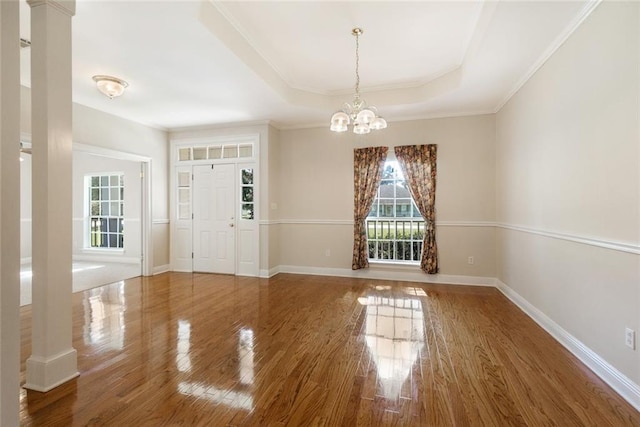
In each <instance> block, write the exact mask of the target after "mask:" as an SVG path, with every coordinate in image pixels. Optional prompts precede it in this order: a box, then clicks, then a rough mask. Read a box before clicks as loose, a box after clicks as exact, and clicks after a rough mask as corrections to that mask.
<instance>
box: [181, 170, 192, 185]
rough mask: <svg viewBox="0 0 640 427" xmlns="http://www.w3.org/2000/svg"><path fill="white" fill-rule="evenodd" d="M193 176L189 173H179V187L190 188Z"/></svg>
mask: <svg viewBox="0 0 640 427" xmlns="http://www.w3.org/2000/svg"><path fill="white" fill-rule="evenodd" d="M190 181H191V174H190V173H189V172H178V187H189V183H190Z"/></svg>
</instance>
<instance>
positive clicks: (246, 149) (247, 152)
mask: <svg viewBox="0 0 640 427" xmlns="http://www.w3.org/2000/svg"><path fill="white" fill-rule="evenodd" d="M252 156H253V145H241V146H240V157H252Z"/></svg>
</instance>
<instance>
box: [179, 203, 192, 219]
mask: <svg viewBox="0 0 640 427" xmlns="http://www.w3.org/2000/svg"><path fill="white" fill-rule="evenodd" d="M190 218H191V210H190V209H189V205H178V219H190Z"/></svg>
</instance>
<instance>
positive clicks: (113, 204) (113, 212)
mask: <svg viewBox="0 0 640 427" xmlns="http://www.w3.org/2000/svg"><path fill="white" fill-rule="evenodd" d="M119 208H120V203H118V202H111V212H110V214H111V216H118V212H119V211H120V209H119Z"/></svg>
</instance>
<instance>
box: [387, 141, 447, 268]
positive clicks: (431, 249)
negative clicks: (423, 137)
mask: <svg viewBox="0 0 640 427" xmlns="http://www.w3.org/2000/svg"><path fill="white" fill-rule="evenodd" d="M394 152H395V154H396V158H397V159H398V164H399V165H400V169H402V173H403V174H404V177H405V179H406V181H407V183H408V184H409V191H410V192H411V197H413V200H414V201H415V202H416V206H417V207H418V210H419V211H420V214H421V215H422V217H423V218H424V220H425V233H424V239H423V241H422V258H421V260H420V268H421V269H422V270H423V271H424V272H426V273H428V274H436V273H437V272H438V270H439V266H438V245H437V244H436V209H435V206H436V172H437V167H436V158H437V152H438V146H437V145H435V144H428V145H404V146H399V147H395V148H394Z"/></svg>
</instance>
